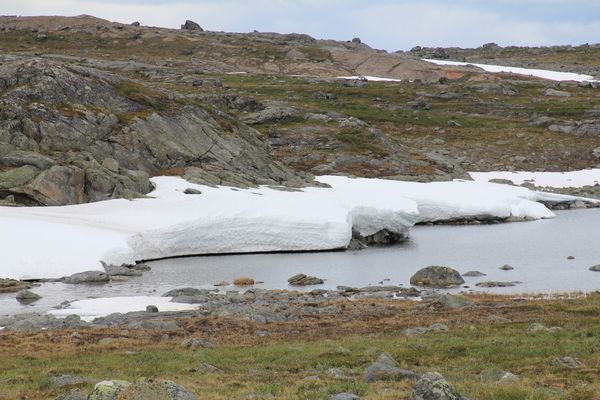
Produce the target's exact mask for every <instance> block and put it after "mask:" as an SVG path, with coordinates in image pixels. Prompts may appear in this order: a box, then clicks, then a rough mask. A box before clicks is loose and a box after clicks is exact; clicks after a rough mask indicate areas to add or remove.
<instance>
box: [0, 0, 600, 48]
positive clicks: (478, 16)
mask: <svg viewBox="0 0 600 400" xmlns="http://www.w3.org/2000/svg"><path fill="white" fill-rule="evenodd" d="M0 14H4V15H79V14H91V15H94V16H97V17H101V18H106V19H109V20H111V21H119V22H125V23H128V22H132V21H140V22H141V23H142V24H144V25H154V26H164V27H170V28H178V27H179V26H180V25H181V23H183V21H185V20H186V19H191V20H194V21H197V22H198V23H200V25H201V26H202V27H203V28H205V29H208V30H215V31H235V32H248V31H252V30H254V29H256V30H259V31H275V32H284V33H288V32H297V33H307V34H310V35H311V36H314V37H316V38H319V39H339V40H349V39H352V38H353V37H355V36H358V37H360V38H361V39H362V40H363V42H365V43H367V44H369V45H371V46H372V47H376V48H381V49H386V50H390V51H394V50H398V49H402V50H407V49H410V48H411V47H413V46H416V45H421V46H461V47H477V46H480V45H481V44H483V43H488V42H496V43H498V44H500V45H552V44H582V43H598V42H600V0H423V1H418V0H395V1H394V0H362V1H359V0H346V1H342V0H195V1H194V0H0Z"/></svg>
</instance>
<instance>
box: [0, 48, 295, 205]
mask: <svg viewBox="0 0 600 400" xmlns="http://www.w3.org/2000/svg"><path fill="white" fill-rule="evenodd" d="M178 98H179V95H178V94H177V93H173V92H164V91H159V90H156V89H153V88H151V87H149V86H148V85H147V84H143V83H140V82H132V81H125V80H122V79H121V78H120V77H118V76H116V75H114V74H112V73H108V72H105V71H101V70H98V69H94V68H85V67H81V66H77V65H74V64H69V63H66V62H55V61H49V60H42V59H36V58H27V59H17V60H14V61H10V62H7V63H5V64H4V65H1V66H0V200H1V199H4V198H10V199H13V200H12V201H14V202H16V203H19V204H26V205H66V204H79V203H86V202H93V201H100V200H106V199H111V198H134V197H140V196H142V195H144V194H146V193H148V192H149V191H150V190H151V189H152V186H151V184H150V181H149V177H150V176H152V175H161V174H169V175H178V176H183V175H184V174H186V172H189V173H187V175H189V178H190V180H192V181H194V182H195V183H208V184H215V185H216V184H220V185H232V186H253V185H256V184H290V183H291V184H295V185H302V184H303V183H304V180H305V179H303V178H301V177H299V176H297V175H296V174H295V173H294V172H292V171H290V170H288V169H287V168H286V167H284V166H283V165H282V164H280V163H276V162H273V161H272V159H271V155H270V148H269V147H268V145H266V144H265V143H264V142H263V141H261V140H260V138H259V134H258V132H257V131H256V130H254V129H252V128H250V127H248V126H247V125H244V124H242V123H239V122H238V121H236V120H235V119H233V118H231V117H230V116H229V115H228V114H225V113H223V112H218V111H215V112H214V113H213V112H212V111H211V110H213V109H212V108H210V106H207V107H205V108H201V107H199V106H197V105H196V104H183V102H178V101H177V100H178ZM207 110H208V111H207ZM190 167H191V168H192V169H191V170H189V168H190ZM188 170H189V171H188Z"/></svg>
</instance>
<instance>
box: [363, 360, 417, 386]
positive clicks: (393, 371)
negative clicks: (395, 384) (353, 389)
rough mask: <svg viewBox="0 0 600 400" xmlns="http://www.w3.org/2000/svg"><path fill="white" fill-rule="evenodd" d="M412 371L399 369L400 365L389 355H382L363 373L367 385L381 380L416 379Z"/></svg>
mask: <svg viewBox="0 0 600 400" xmlns="http://www.w3.org/2000/svg"><path fill="white" fill-rule="evenodd" d="M418 378H419V375H417V374H416V373H414V372H413V371H409V370H406V369H402V368H400V365H399V364H398V363H397V362H396V360H394V359H393V358H392V357H391V356H390V355H389V354H386V353H382V354H381V355H380V356H379V358H378V359H377V361H375V362H374V363H372V364H371V365H369V366H368V367H367V369H366V371H365V381H366V382H367V383H369V382H374V381H382V380H394V381H398V380H403V379H418Z"/></svg>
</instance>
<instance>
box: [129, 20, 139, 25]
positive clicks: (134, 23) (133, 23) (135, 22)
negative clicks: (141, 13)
mask: <svg viewBox="0 0 600 400" xmlns="http://www.w3.org/2000/svg"><path fill="white" fill-rule="evenodd" d="M131 26H140V23H139V22H138V21H134V22H132V23H131Z"/></svg>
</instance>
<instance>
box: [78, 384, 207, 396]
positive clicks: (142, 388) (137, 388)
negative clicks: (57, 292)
mask: <svg viewBox="0 0 600 400" xmlns="http://www.w3.org/2000/svg"><path fill="white" fill-rule="evenodd" d="M118 399H128V400H150V399H152V400H154V399H156V400H159V399H160V400H198V398H197V397H196V396H195V395H194V394H192V393H191V392H190V391H189V390H187V389H186V388H184V387H182V386H180V385H178V384H176V383H175V382H172V381H152V380H147V381H138V382H135V383H129V382H125V381H105V382H100V383H98V384H97V385H96V387H95V388H94V392H93V393H92V394H91V395H90V397H89V400H118Z"/></svg>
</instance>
